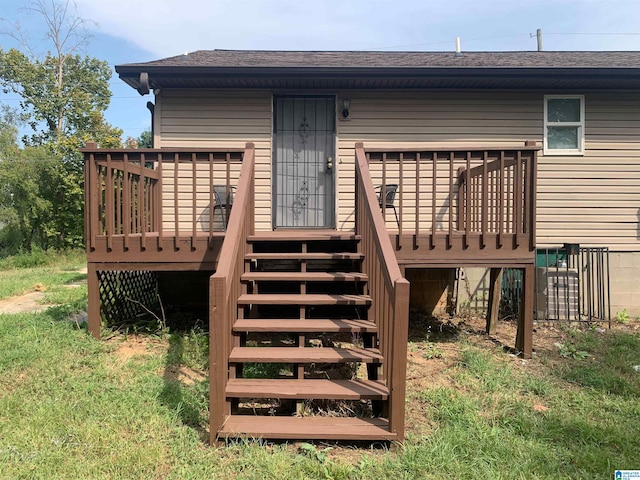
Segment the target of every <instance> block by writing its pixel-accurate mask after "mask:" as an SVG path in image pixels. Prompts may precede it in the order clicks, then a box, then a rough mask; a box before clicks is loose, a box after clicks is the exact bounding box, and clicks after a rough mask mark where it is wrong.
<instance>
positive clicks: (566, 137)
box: [547, 127, 579, 150]
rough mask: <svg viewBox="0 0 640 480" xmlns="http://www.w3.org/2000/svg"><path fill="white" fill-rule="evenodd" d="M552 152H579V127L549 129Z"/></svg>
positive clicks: (548, 136) (548, 134) (549, 142)
mask: <svg viewBox="0 0 640 480" xmlns="http://www.w3.org/2000/svg"><path fill="white" fill-rule="evenodd" d="M547 147H548V148H549V149H550V150H578V148H579V145H578V127H547Z"/></svg>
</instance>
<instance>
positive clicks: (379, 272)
mask: <svg viewBox="0 0 640 480" xmlns="http://www.w3.org/2000/svg"><path fill="white" fill-rule="evenodd" d="M355 163H356V233H357V234H359V235H361V237H362V238H361V246H362V252H363V253H364V255H365V259H364V261H363V272H364V273H366V274H367V275H368V277H369V292H370V296H371V297H372V300H373V305H372V307H371V308H372V310H371V312H372V316H373V318H374V321H375V322H376V325H377V327H378V340H379V346H380V352H381V353H382V356H383V358H384V361H383V362H384V363H383V365H384V366H383V369H384V371H383V375H384V380H385V381H386V382H387V386H388V387H389V390H390V395H389V404H390V405H389V428H390V430H391V431H392V432H395V433H397V435H398V440H399V441H402V439H403V437H404V413H405V408H404V401H405V400H404V394H405V385H406V365H407V332H408V321H409V318H408V317H409V282H408V281H407V280H406V279H405V278H403V276H402V274H401V273H400V267H399V266H398V263H397V261H396V257H395V253H394V251H393V247H392V245H391V241H390V240H389V236H388V235H387V233H386V228H385V225H384V219H383V217H382V213H381V211H380V206H379V204H378V199H377V194H376V192H375V190H374V185H373V183H372V180H371V174H370V172H369V164H368V162H367V158H366V156H365V153H364V149H363V146H362V144H356V162H355Z"/></svg>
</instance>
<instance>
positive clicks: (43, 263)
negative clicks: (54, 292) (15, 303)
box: [0, 251, 87, 299]
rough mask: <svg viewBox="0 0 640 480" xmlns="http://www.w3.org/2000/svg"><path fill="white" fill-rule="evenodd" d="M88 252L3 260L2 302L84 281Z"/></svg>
mask: <svg viewBox="0 0 640 480" xmlns="http://www.w3.org/2000/svg"><path fill="white" fill-rule="evenodd" d="M86 266H87V259H86V256H85V253H84V252H82V251H71V252H68V253H54V252H46V253H44V252H37V253H33V254H25V255H18V256H16V257H8V258H4V259H0V299H3V298H7V297H12V296H15V295H20V294H23V293H28V292H34V291H36V290H47V289H49V288H50V287H54V286H60V285H64V284H67V283H70V282H74V281H79V280H84V279H86V278H87V275H86V273H81V269H83V268H84V267H86Z"/></svg>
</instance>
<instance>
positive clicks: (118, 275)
mask: <svg viewBox="0 0 640 480" xmlns="http://www.w3.org/2000/svg"><path fill="white" fill-rule="evenodd" d="M97 273H98V284H99V291H100V312H101V314H102V316H103V317H104V319H105V321H106V323H107V325H113V324H117V323H127V322H130V321H132V320H133V319H135V317H136V316H138V315H140V314H141V313H145V312H147V310H146V309H148V310H150V311H152V312H155V311H157V310H158V308H159V299H158V276H157V274H156V272H151V271H133V270H124V271H98V272H97ZM145 308H146V309H145Z"/></svg>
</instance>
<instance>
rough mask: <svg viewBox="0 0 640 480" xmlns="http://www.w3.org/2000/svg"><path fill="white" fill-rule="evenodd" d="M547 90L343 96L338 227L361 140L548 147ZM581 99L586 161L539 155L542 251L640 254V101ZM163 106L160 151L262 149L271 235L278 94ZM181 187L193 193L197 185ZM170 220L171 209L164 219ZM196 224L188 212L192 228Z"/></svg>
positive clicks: (345, 223) (200, 96)
mask: <svg viewBox="0 0 640 480" xmlns="http://www.w3.org/2000/svg"><path fill="white" fill-rule="evenodd" d="M548 93H554V92H511V91H505V92H487V91H483V92H472V91H460V92H445V91H430V92H420V91H402V92H400V91H391V92H389V91H386V92H374V91H360V92H351V91H350V92H348V93H347V92H344V93H340V92H338V96H339V98H350V99H351V117H350V120H348V121H341V122H339V123H338V125H337V139H338V143H337V150H338V152H337V153H338V159H339V161H338V164H337V166H336V167H337V171H338V179H337V183H338V192H339V194H338V212H337V213H338V216H337V220H338V221H337V226H338V228H339V229H341V230H351V229H353V225H354V224H353V221H354V211H353V198H354V181H353V175H354V144H355V142H357V141H363V142H364V144H365V148H367V147H368V148H414V149H419V148H434V147H442V148H446V147H449V146H455V147H460V146H469V147H482V146H487V147H519V146H522V144H523V142H524V141H525V140H535V141H537V142H539V144H542V136H543V98H544V95H545V94H548ZM576 93H583V94H585V107H586V110H585V147H586V149H585V155H584V156H555V155H554V156H544V155H542V153H541V154H540V156H539V161H538V164H539V168H538V212H537V213H538V224H537V232H538V236H537V243H538V246H540V247H544V246H555V245H559V244H562V243H564V242H573V243H580V244H583V245H594V246H603V245H604V246H609V247H611V248H612V250H617V251H637V250H639V248H638V247H639V246H640V240H639V237H640V233H639V229H638V219H639V217H640V210H639V209H640V166H639V164H640V162H639V158H640V130H639V128H638V127H640V108H639V107H640V94H636V93H633V92H617V93H615V92H614V93H608V92H607V93H603V92H576ZM158 103H159V104H160V108H159V111H160V112H161V119H160V121H159V122H157V123H156V126H157V129H158V131H157V135H158V140H159V145H158V146H161V147H220V148H242V147H243V146H244V144H245V142H247V141H253V142H254V143H255V144H256V206H257V211H256V222H257V224H256V228H257V229H258V230H269V229H271V182H270V177H271V148H272V147H271V132H272V127H271V121H272V120H271V119H272V105H271V93H270V92H247V91H232V92H228V91H216V90H192V91H190V90H170V89H167V90H165V91H164V92H163V93H162V96H161V97H160V101H159V102H158ZM182 168H187V169H188V168H190V167H189V166H187V165H185V166H183V167H182ZM234 172H235V170H234ZM389 174H390V175H393V170H390V171H389ZM165 175H167V172H165ZM429 175H430V172H428V173H425V178H421V188H425V187H427V186H428V185H430V183H431V182H430V177H429ZM443 175H444V173H443ZM405 187H406V190H407V194H406V195H405V197H404V200H403V201H404V203H403V207H404V210H405V211H406V212H407V213H408V214H411V213H412V211H413V209H414V208H415V198H414V197H415V195H414V194H410V193H409V192H410V190H411V189H412V188H413V189H415V179H414V178H409V179H408V180H407V182H406V183H405ZM182 188H185V189H189V188H190V182H189V181H188V180H186V181H185V184H184V187H182ZM185 191H186V190H185ZM446 195H447V192H446V186H445V188H443V190H442V191H439V192H438V199H439V200H440V199H442V200H443V201H444V199H445V198H446ZM422 198H424V203H423V205H425V206H426V207H427V208H429V207H430V202H431V193H430V192H426V191H425V194H424V196H423V197H422ZM185 201H186V200H185ZM396 204H397V200H396ZM198 205H199V207H198V208H200V203H199V204H198ZM186 209H187V210H188V207H186ZM185 212H186V210H185ZM172 215H173V213H170V214H169V215H168V216H167V212H165V220H168V219H169V218H172ZM190 218H191V215H190V214H189V213H188V212H187V213H186V216H185V218H184V227H185V228H189V227H188V222H189V221H190ZM389 219H390V221H391V223H389V226H392V224H393V220H392V217H390V218H389ZM446 220H447V218H444V217H443V219H442V221H445V222H446ZM405 227H408V228H411V226H410V225H406V226H405ZM181 228H183V227H182V222H181Z"/></svg>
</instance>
